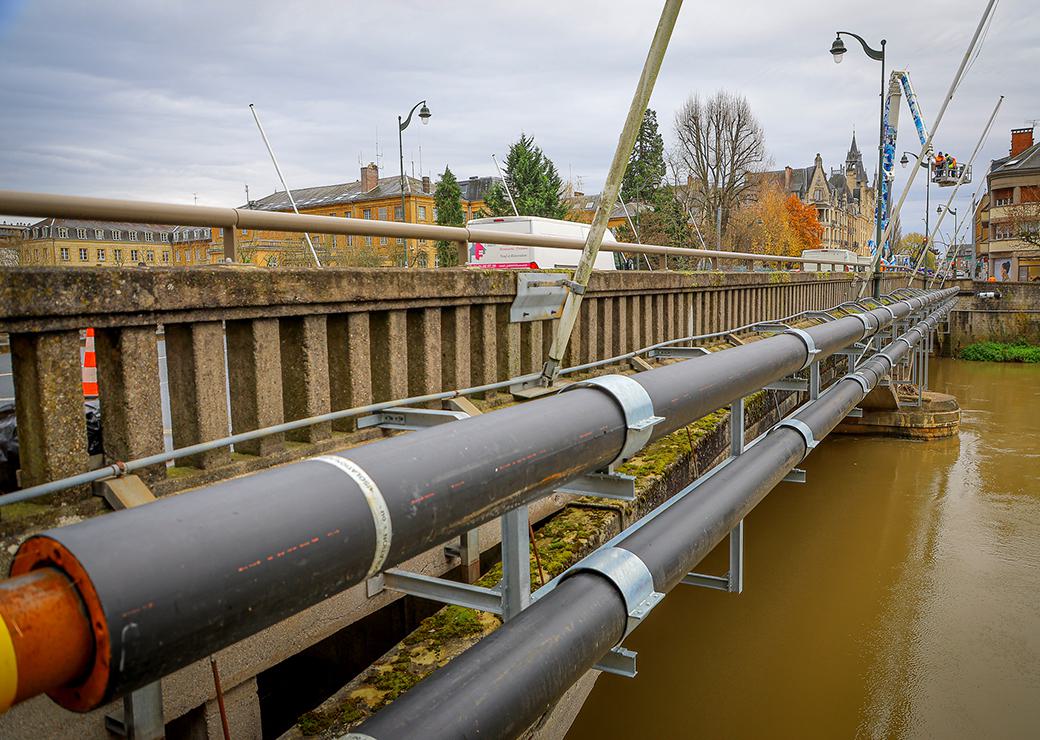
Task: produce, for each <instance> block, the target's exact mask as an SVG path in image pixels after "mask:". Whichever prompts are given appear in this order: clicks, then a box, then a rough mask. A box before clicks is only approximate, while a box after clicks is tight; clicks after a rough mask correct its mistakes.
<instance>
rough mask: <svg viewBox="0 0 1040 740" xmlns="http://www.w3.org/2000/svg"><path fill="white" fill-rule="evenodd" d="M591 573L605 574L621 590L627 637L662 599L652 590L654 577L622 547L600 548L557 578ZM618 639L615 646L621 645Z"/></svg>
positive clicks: (662, 595) (632, 554) (562, 578)
mask: <svg viewBox="0 0 1040 740" xmlns="http://www.w3.org/2000/svg"><path fill="white" fill-rule="evenodd" d="M582 572H593V573H599V574H600V575H602V576H605V577H606V578H607V579H608V580H609V581H610V582H611V583H613V584H614V586H615V588H617V590H618V591H619V592H620V593H621V598H622V599H624V601H625V611H626V612H627V613H628V620H627V622H626V624H625V634H624V635H622V637H621V640H624V639H625V638H626V637H628V635H629V633H631V632H632V630H634V629H635V628H636V627H638V626H639V622H640V621H642V619H643V618H644V617H645V616H646V615H647V614H649V613H650V610H651V609H653V608H654V607H655V606H657V604H658V602H660V601H661V599H663V598H664V594H662V593H658V592H657V591H655V590H654V577H653V575H652V574H651V573H650V569H649V568H647V567H646V563H644V562H643V561H642V560H641V559H640V558H639V556H638V555H636V554H635V553H633V552H631V551H629V550H626V549H624V548H623V547H604V548H601V549H599V550H596V552H594V553H592V554H591V555H589V556H588V557H587V558H585V559H584V560H582V561H581V562H579V563H577V564H575V566H574V567H573V568H571V569H570V570H568V571H567V572H566V573H564V574H563V575H562V576H561V577H560V581H559V582H560V583H562V582H563V581H565V580H566V579H567V578H570V577H571V576H573V575H575V574H576V573H582ZM621 640H618V643H617V644H618V645H620V644H621Z"/></svg>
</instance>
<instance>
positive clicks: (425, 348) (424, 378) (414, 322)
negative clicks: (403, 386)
mask: <svg viewBox="0 0 1040 740" xmlns="http://www.w3.org/2000/svg"><path fill="white" fill-rule="evenodd" d="M407 320H408V395H409V396H424V395H427V394H430V393H437V392H438V391H441V390H443V388H442V387H441V310H440V309H439V308H419V309H414V310H411V311H409V312H408V315H407ZM433 406H435V407H437V408H440V403H439V402H437V403H434V404H433Z"/></svg>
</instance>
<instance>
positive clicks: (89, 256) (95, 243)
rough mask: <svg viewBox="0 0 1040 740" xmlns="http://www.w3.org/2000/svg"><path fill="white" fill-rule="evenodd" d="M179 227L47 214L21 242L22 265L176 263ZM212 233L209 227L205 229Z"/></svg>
mask: <svg viewBox="0 0 1040 740" xmlns="http://www.w3.org/2000/svg"><path fill="white" fill-rule="evenodd" d="M174 228H175V227H171V226H156V225H151V224H132V223H112V222H109V221H86V220H76V219H62V218H45V219H43V220H42V221H37V222H36V223H34V224H32V226H30V227H29V228H28V229H27V230H26V235H25V239H24V240H22V242H21V243H20V244H19V246H18V249H19V257H18V263H19V264H20V265H57V266H62V267H109V266H113V267H118V266H123V267H129V266H133V265H138V264H144V265H147V266H157V265H161V266H169V265H170V264H172V261H171V260H172V255H173V249H172V234H173V232H174ZM201 231H202V232H205V233H206V234H207V235H208V230H207V229H202V230H201Z"/></svg>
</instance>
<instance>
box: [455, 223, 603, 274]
mask: <svg viewBox="0 0 1040 740" xmlns="http://www.w3.org/2000/svg"><path fill="white" fill-rule="evenodd" d="M466 225H467V226H469V227H470V228H473V229H479V230H481V231H499V232H502V237H501V242H496V243H490V242H470V244H469V259H468V260H467V261H466V266H467V267H483V268H491V269H504V270H516V269H533V270H539V269H541V270H551V269H553V268H571V269H573V268H575V267H577V266H578V259H579V258H580V257H581V250H580V249H559V248H553V247H518V246H513V245H511V244H510V243H509V234H511V233H512V234H538V235H544V236H567V237H572V238H575V239H582V240H584V239H585V238H586V237H587V236H588V235H589V229H590V228H591V227H590V226H589V224H584V223H581V222H579V221H564V220H562V219H555V218H542V217H540V216H494V217H491V218H475V219H473V220H472V221H469V222H468V223H467V224H466ZM611 243H617V240H616V239H615V238H614V235H613V234H612V233H611V232H610V229H607V231H606V233H605V234H604V235H603V246H602V247H601V248H600V251H599V254H597V255H596V261H595V263H594V264H593V268H594V269H596V270H616V269H617V267H616V265H615V260H614V252H608V251H605V250H606V249H607V248H608V246H609V245H610V244H611ZM618 257H620V254H619V255H618Z"/></svg>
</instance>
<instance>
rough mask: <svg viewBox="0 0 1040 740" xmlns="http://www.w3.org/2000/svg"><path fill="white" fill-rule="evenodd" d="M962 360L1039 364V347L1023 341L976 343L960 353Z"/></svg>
mask: <svg viewBox="0 0 1040 740" xmlns="http://www.w3.org/2000/svg"><path fill="white" fill-rule="evenodd" d="M960 358H961V359H962V360H974V361H976V362H1037V363H1040V347H1038V346H1036V345H1035V344H1029V343H1028V342H1024V341H1021V340H1020V341H1017V342H1011V343H1010V344H1006V343H1003V342H976V343H975V344H969V345H968V346H967V347H964V348H963V349H962V350H961V352H960Z"/></svg>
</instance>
